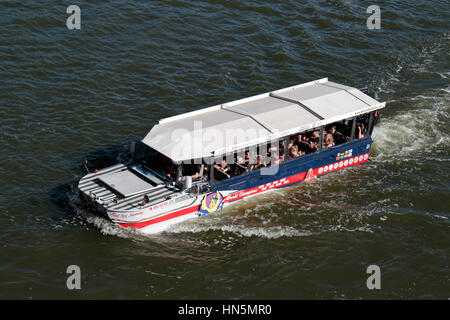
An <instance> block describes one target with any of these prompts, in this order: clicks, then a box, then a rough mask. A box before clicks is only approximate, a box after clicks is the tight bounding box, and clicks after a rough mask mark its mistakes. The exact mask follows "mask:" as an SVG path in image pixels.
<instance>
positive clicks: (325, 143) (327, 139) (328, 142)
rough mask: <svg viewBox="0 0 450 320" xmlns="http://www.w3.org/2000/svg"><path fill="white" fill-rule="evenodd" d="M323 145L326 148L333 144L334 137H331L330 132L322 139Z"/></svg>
mask: <svg viewBox="0 0 450 320" xmlns="http://www.w3.org/2000/svg"><path fill="white" fill-rule="evenodd" d="M323 146H324V147H327V148H331V147H333V146H334V139H333V135H332V134H331V133H328V134H327V135H326V136H325V138H324V140H323Z"/></svg>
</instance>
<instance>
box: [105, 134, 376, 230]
mask: <svg viewBox="0 0 450 320" xmlns="http://www.w3.org/2000/svg"><path fill="white" fill-rule="evenodd" d="M371 143H372V140H371V139H370V137H369V138H366V139H362V140H358V141H355V142H351V143H348V144H345V145H343V146H338V147H335V148H332V149H329V150H326V151H322V152H320V153H315V154H310V155H307V156H305V157H301V158H298V159H295V160H291V161H289V162H287V163H285V164H280V165H279V166H278V170H277V172H276V174H271V175H262V174H261V172H255V173H250V174H247V175H245V176H243V177H242V178H241V179H236V180H234V179H230V180H225V181H224V182H220V183H217V184H216V185H213V186H212V190H211V192H213V193H214V192H219V193H220V195H221V196H222V198H221V199H220V201H221V202H222V203H221V204H220V206H218V208H222V207H224V206H226V205H228V204H230V203H232V202H235V201H238V200H241V199H245V198H249V197H251V196H255V195H258V194H262V193H265V192H268V191H271V190H275V189H279V188H283V187H287V186H290V185H293V184H296V183H299V182H302V181H305V180H310V179H314V178H316V177H320V176H322V175H324V174H327V173H330V172H334V171H337V170H342V169H345V168H348V167H352V166H355V165H358V164H362V163H365V162H367V161H368V160H369V155H370V147H371ZM232 180H234V181H232ZM205 196H206V195H205V194H202V195H195V196H192V197H190V198H187V199H186V200H184V201H181V202H175V201H173V200H168V201H166V202H163V203H160V204H157V205H155V206H150V207H148V208H145V209H142V210H134V211H132V210H130V211H125V212H117V211H108V210H107V215H108V217H109V219H111V220H112V221H113V222H115V223H117V224H118V225H120V226H121V227H124V228H133V229H136V230H139V231H140V232H142V233H145V234H152V233H158V232H161V231H164V230H166V229H167V228H168V227H169V226H171V225H173V224H176V223H180V222H183V221H186V220H188V219H192V218H196V217H200V216H203V215H205V213H204V212H206V213H213V212H214V210H213V211H211V212H208V211H204V210H202V211H203V213H201V212H199V210H201V206H202V200H203V199H204V197H205Z"/></svg>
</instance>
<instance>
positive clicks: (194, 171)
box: [162, 123, 367, 180]
mask: <svg viewBox="0 0 450 320" xmlns="http://www.w3.org/2000/svg"><path fill="white" fill-rule="evenodd" d="M344 131H345V130H344ZM366 136H367V130H366V127H365V125H364V123H360V124H358V125H357V129H356V132H355V138H357V139H363V138H365V137H366ZM321 140H322V148H324V149H325V148H332V147H334V146H335V145H339V144H341V143H345V142H348V141H349V136H347V135H345V134H342V133H341V132H339V131H338V130H337V128H336V125H334V124H333V125H331V126H329V127H328V128H326V130H323V136H322V139H320V131H318V130H314V131H311V132H307V133H298V134H295V135H292V136H290V137H289V144H288V146H286V142H287V140H280V141H279V142H278V144H277V143H271V144H269V145H268V146H267V148H266V149H264V150H261V149H260V154H259V155H253V156H250V152H249V151H248V150H247V151H245V152H243V153H241V154H237V155H236V159H235V161H233V163H232V164H231V165H230V164H228V163H227V160H226V159H225V157H224V158H223V159H222V160H221V161H220V162H218V163H216V164H214V165H213V168H214V170H213V171H214V177H215V179H217V180H222V179H225V178H229V177H233V176H239V175H241V174H242V173H244V172H251V171H254V170H257V169H261V168H263V167H268V166H270V165H271V164H272V163H273V164H279V163H281V162H284V161H285V160H286V159H295V158H299V157H301V156H304V155H306V154H309V153H313V152H316V151H317V150H319V146H320V141H321ZM286 148H287V151H288V152H287V154H286V152H285V150H286ZM261 154H262V155H261ZM263 155H265V156H263ZM250 160H252V161H250ZM162 163H163V167H164V172H165V174H166V176H167V177H168V178H169V179H173V178H175V176H176V169H175V166H174V165H173V163H172V161H170V160H169V159H168V158H167V157H164V158H163V161H162ZM208 168H209V166H208V165H206V164H205V163H203V164H194V160H191V164H183V170H182V176H183V177H185V176H190V177H191V178H192V180H198V179H200V178H204V179H206V180H208V179H209V171H208ZM217 173H218V174H217Z"/></svg>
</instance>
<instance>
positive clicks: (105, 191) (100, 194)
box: [78, 164, 180, 211]
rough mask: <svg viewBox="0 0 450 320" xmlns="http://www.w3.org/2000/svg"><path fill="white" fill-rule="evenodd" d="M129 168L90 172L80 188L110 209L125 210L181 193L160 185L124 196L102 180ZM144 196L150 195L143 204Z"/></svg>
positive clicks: (172, 187)
mask: <svg viewBox="0 0 450 320" xmlns="http://www.w3.org/2000/svg"><path fill="white" fill-rule="evenodd" d="M127 171H128V168H127V167H126V166H125V165H123V164H117V165H115V166H112V167H109V168H106V169H104V170H100V171H98V172H97V173H90V174H88V175H86V176H84V177H83V178H82V179H81V180H80V183H79V185H78V190H79V191H81V192H83V193H84V194H86V195H88V196H91V197H92V196H95V198H96V199H97V201H98V202H100V203H102V204H103V205H104V207H105V208H106V209H108V210H113V211H122V210H123V211H125V210H133V209H134V210H135V209H137V208H138V209H142V208H145V207H147V206H152V205H155V204H158V203H160V202H163V201H166V200H168V199H171V198H173V196H174V195H176V194H179V191H180V189H179V188H177V187H175V186H170V185H158V186H155V187H153V188H151V189H148V190H145V191H143V192H139V193H135V194H132V195H129V196H126V197H124V196H123V195H121V194H120V193H119V192H117V191H115V190H112V189H111V188H110V187H108V186H107V185H106V184H104V183H103V182H102V180H107V177H108V176H109V175H111V174H116V173H122V172H123V173H126V172H127ZM144 196H147V197H148V202H146V204H145V206H142V201H144Z"/></svg>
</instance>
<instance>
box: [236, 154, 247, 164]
mask: <svg viewBox="0 0 450 320" xmlns="http://www.w3.org/2000/svg"><path fill="white" fill-rule="evenodd" d="M236 163H237V164H240V165H242V166H243V165H245V159H244V157H243V156H241V155H238V156H237V159H236Z"/></svg>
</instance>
